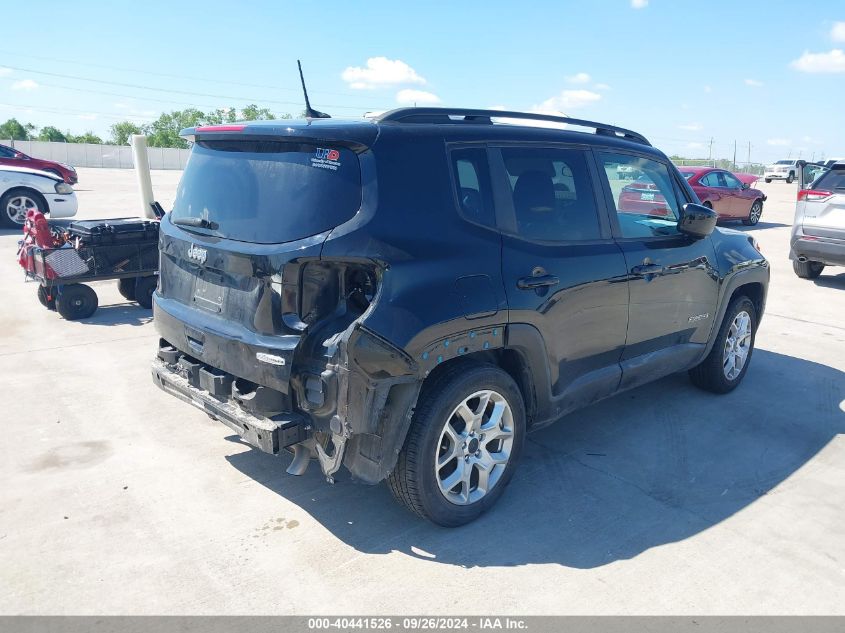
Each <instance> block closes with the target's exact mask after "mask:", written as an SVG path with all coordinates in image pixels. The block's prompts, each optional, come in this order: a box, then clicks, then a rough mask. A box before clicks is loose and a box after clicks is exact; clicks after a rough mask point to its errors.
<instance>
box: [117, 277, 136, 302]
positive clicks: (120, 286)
mask: <svg viewBox="0 0 845 633" xmlns="http://www.w3.org/2000/svg"><path fill="white" fill-rule="evenodd" d="M136 279H137V277H124V278H123V279H118V280H117V291H118V292H119V293H120V294H121V296H122V297H123V298H124V299H127V300H128V301H135V280H136Z"/></svg>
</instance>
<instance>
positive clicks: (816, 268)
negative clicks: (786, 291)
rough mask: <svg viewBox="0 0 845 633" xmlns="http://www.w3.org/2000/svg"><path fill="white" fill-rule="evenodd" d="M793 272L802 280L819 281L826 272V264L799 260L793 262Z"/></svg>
mask: <svg viewBox="0 0 845 633" xmlns="http://www.w3.org/2000/svg"><path fill="white" fill-rule="evenodd" d="M792 270H794V271H795V274H796V275H798V276H799V277H801V279H817V278H818V276H819V275H821V274H822V271H823V270H824V264H822V263H821V262H810V261H806V262H799V261H798V260H797V259H796V260H793V262H792Z"/></svg>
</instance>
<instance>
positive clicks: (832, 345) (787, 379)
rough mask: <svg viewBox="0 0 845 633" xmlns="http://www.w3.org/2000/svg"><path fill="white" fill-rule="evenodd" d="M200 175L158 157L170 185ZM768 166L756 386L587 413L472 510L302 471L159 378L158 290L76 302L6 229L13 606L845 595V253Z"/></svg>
mask: <svg viewBox="0 0 845 633" xmlns="http://www.w3.org/2000/svg"><path fill="white" fill-rule="evenodd" d="M80 171H81V172H82V173H81V177H80V185H79V187H78V190H79V200H80V209H81V210H80V214H79V216H80V217H109V216H121V215H124V216H125V215H134V213H133V211H134V210H135V208H136V206H137V203H136V201H135V198H136V195H135V184H134V180H133V174H132V173H131V172H128V171H119V170H94V169H89V170H80ZM178 175H179V174H178V173H174V172H159V173H155V174H154V186H155V190H156V193H157V195H158V197H159V199H160V200H161V201H162V202H163V203H164V206H165V208H168V207H169V205H170V203H171V202H172V200H173V197H174V194H175V185H176V182H177V179H178ZM760 188H762V189H763V190H764V191H766V193H767V194H768V195H769V201H768V202H767V203H766V207H765V211H764V213H763V219H762V222H761V223H760V224H759V225H758V226H757V227H756V228H754V229H751V230H748V232H749V233H751V234H753V235H755V236H756V237H757V239H758V240H759V241H760V243H761V244H762V248H763V251H764V253H765V254H766V256H767V257H769V259H770V260H771V262H772V283H771V290H770V293H769V302H768V311H767V314H766V317H765V319H764V320H763V323H762V328H761V330H760V332H759V336H758V339H757V351H756V352H755V354H754V357H753V361H752V365H751V367H750V371H749V372H748V374H747V377H746V379H745V382H744V383H743V385H742V386H741V387H740V388H739V389H738V390H736V391H735V392H734V393H732V394H730V395H728V396H721V397H720V396H714V395H710V394H706V393H703V392H701V391H698V390H696V389H694V388H693V387H692V386H690V384H689V382H688V381H687V378H686V376H684V375H679V376H673V377H670V378H666V379H664V380H661V381H659V382H657V383H655V384H652V385H650V386H648V387H645V388H642V389H639V390H637V391H633V392H629V393H625V394H623V395H621V396H618V397H616V398H613V399H611V400H608V401H605V402H603V403H600V404H598V405H595V406H592V407H590V408H589V409H587V410H584V411H581V412H579V413H576V414H574V415H570V416H568V417H566V418H565V419H563V420H561V421H560V422H559V423H558V424H556V425H554V426H552V427H550V428H548V429H545V430H543V431H540V432H537V433H536V434H534V435H532V436H530V440H529V442H528V443H527V448H526V453H525V455H524V461H523V463H522V464H521V465H520V468H519V470H518V471H517V474H516V476H515V478H514V480H513V482H512V483H511V485H510V488H509V489H508V491H507V494H505V496H504V497H503V498H502V500H501V501H500V503H499V504H498V506H497V507H496V508H495V509H494V510H493V511H492V512H490V513H488V514H487V515H486V516H484V517H482V518H481V519H480V520H478V521H477V522H475V523H473V524H472V525H469V526H466V527H464V528H461V529H456V530H447V529H440V528H437V527H433V526H432V525H430V524H428V523H425V522H423V521H421V520H418V519H417V518H415V517H414V516H412V515H411V514H409V513H408V512H406V511H405V510H404V509H403V508H401V507H400V506H398V505H397V504H395V503H394V502H393V501H392V499H391V496H390V493H389V492H388V490H387V489H386V487H384V486H378V487H365V486H361V485H355V484H351V483H350V482H349V481H348V478H341V480H340V481H339V482H338V483H337V484H336V485H334V486H330V485H327V484H326V483H325V482H324V481H323V479H322V477H321V476H320V473H319V469H318V468H317V467H316V465H312V466H311V468H310V469H309V471H308V473H307V474H306V475H305V476H303V477H299V478H296V477H290V476H288V475H286V474H285V473H284V469H285V467H286V465H287V461H288V459H287V458H286V457H281V458H273V457H271V456H268V455H264V454H261V453H259V452H256V451H254V450H251V449H250V448H249V447H247V446H245V445H243V444H240V443H239V442H238V441H237V438H236V437H233V435H232V433H231V432H230V431H229V430H228V429H227V428H226V427H225V426H223V425H221V424H219V423H217V422H213V421H212V420H210V419H209V418H208V417H206V416H205V415H204V414H203V413H201V412H199V411H197V410H195V409H193V408H192V407H190V406H187V405H185V404H183V403H182V402H180V401H177V400H176V399H175V398H172V397H170V396H167V395H165V394H164V393H162V392H161V391H159V390H158V389H156V388H155V387H154V386H153V384H152V382H151V380H150V371H149V364H150V359H151V358H152V356H153V353H154V349H155V345H156V335H155V332H154V330H153V325H152V323H151V315H150V312H147V311H144V310H142V309H140V308H138V307H137V306H135V305H134V304H129V303H126V302H124V301H123V300H122V299H121V297H120V295H118V293H117V291H116V288H115V285H114V283H113V282H111V283H103V284H98V285H97V292H98V293H99V296H100V302H101V305H102V307H101V308H100V309H99V311H98V312H97V313H96V314H95V315H94V316H93V317H92V318H90V319H88V320H86V321H84V322H69V321H64V320H62V319H61V318H60V317H59V316H58V315H57V314H56V313H54V312H48V311H47V310H45V309H43V308H42V307H41V306H40V305H39V303H38V301H37V300H36V296H35V290H36V289H35V285H33V284H25V283H23V274H22V273H21V271H20V269H19V268H18V267H17V264H16V262H15V248H16V241H17V239H18V235H17V234H16V233H15V234H13V233H11V232H8V231H6V232H3V233H2V234H0V297H2V300H0V332H2V336H0V377H2V381H3V385H4V389H3V391H2V395H0V411H2V412H3V413H2V415H0V417H2V421H3V422H2V423H3V426H4V427H5V433H4V437H5V440H4V441H3V442H2V444H0V481H2V485H0V613H3V614H16V613H31V614H32V613H38V614H157V613H165V614H199V613H205V614H253V613H262V614H291V613H297V614H305V613H346V614H353V613H356V614H363V613H368V614H375V613H381V614H394V613H439V614H490V613H497V614H498V613H520V614H593V613H595V614H653V613H656V614H691V613H695V614H832V613H836V614H843V613H845V437H843V432H845V373H843V372H845V324H844V323H843V318H842V317H843V315H845V269H829V270H827V271H825V274H824V275H823V276H822V277H821V278H820V279H818V280H817V281H815V282H813V281H805V280H801V279H798V278H797V277H796V276H795V275H794V274H793V273H792V269H791V266H790V262H789V260H788V259H787V254H788V236H789V225H790V223H791V220H792V212H793V207H794V199H795V186H794V185H786V184H784V183H772V184H770V185H765V184H761V185H760ZM740 228H741V227H740Z"/></svg>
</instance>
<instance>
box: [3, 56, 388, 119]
mask: <svg viewBox="0 0 845 633" xmlns="http://www.w3.org/2000/svg"><path fill="white" fill-rule="evenodd" d="M5 68H9V69H11V70H17V71H20V72H25V73H32V74H35V75H45V76H48V77H58V78H60V79H74V80H76V81H87V82H91V83H95V84H107V85H110V86H120V87H122V88H134V89H136V90H151V91H154V92H163V93H165V94H181V95H188V96H191V97H209V98H211V99H225V100H229V101H247V102H250V103H275V104H283V105H296V104H300V102H298V101H279V100H278V99H256V98H254V97H234V96H231V95H217V94H210V93H207V92H190V91H188V90H171V89H168V88H157V87H155V86H144V85H141V84H130V83H125V82H122V81H107V80H105V79H91V78H90V77H80V76H78V75H65V74H61V73H51V72H47V71H45V70H33V69H31V68H22V67H20V66H8V65H6V66H5ZM135 98H141V97H135ZM300 105H301V104H300ZM320 105H321V106H322V107H328V108H343V109H350V108H353V109H358V110H364V111H367V110H376V109H377V108H373V107H371V106H344V105H338V104H333V103H321V104H320Z"/></svg>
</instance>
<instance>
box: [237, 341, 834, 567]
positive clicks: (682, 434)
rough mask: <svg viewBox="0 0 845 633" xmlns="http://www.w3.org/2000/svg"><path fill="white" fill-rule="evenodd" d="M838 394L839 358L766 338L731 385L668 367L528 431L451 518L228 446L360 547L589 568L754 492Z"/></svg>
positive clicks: (697, 524) (798, 452) (261, 477)
mask: <svg viewBox="0 0 845 633" xmlns="http://www.w3.org/2000/svg"><path fill="white" fill-rule="evenodd" d="M775 385H776V387H773V386H775ZM775 394H776V395H775ZM843 399H845V374H843V372H841V371H839V370H836V369H833V368H831V367H828V366H825V365H821V364H818V363H813V362H809V361H805V360H801V359H797V358H793V357H790V356H784V355H781V354H776V353H773V352H768V351H765V350H756V351H755V353H754V357H753V361H752V365H751V367H750V370H749V373H748V375H747V376H746V379H745V382H744V384H743V385H742V386H741V387H740V388H738V389H737V390H736V391H734V392H733V393H732V394H729V395H727V396H716V395H712V394H708V393H704V392H702V391H699V390H697V389H695V388H694V387H692V386H691V385H690V384H689V382H688V381H687V378H686V376H685V375H676V376H671V377H669V378H666V379H663V380H660V381H658V382H656V383H654V384H652V385H649V386H647V387H643V388H640V389H638V390H635V391H631V392H627V393H624V394H621V395H619V396H617V397H615V398H612V399H610V400H607V401H604V402H601V403H598V404H596V405H593V406H591V407H589V408H587V409H585V410H583V411H580V412H577V413H574V414H571V415H569V416H567V417H566V418H564V419H562V420H560V421H559V422H558V423H557V424H555V425H553V426H551V427H548V428H546V429H543V430H540V431H537V432H536V433H533V434H530V435H529V437H528V441H527V443H526V447H525V451H524V453H523V458H522V462H521V463H520V465H519V468H518V470H517V472H516V474H515V476H514V479H513V481H512V482H511V484H510V486H509V488H508V490H507V491H506V493H505V494H504V495H503V497H502V498H501V499H500V500H499V502H498V504H497V505H496V506H495V507H494V508H493V509H492V510H491V511H490V512H488V513H487V514H486V515H484V516H482V517H481V518H480V519H479V520H477V521H476V522H474V523H472V524H470V525H468V526H464V527H462V528H458V529H454V530H449V529H444V528H438V527H436V526H433V525H431V524H429V523H427V522H425V521H423V520H421V519H418V518H416V517H415V516H413V515H411V514H410V513H409V512H407V511H406V510H404V509H403V508H402V507H400V506H399V505H398V504H396V503H395V502H394V501H393V500H392V498H391V495H390V492H389V491H388V489H387V487H386V486H384V485H380V486H375V487H370V486H364V485H356V484H354V483H352V482H350V481H349V477H348V475H347V476H346V477H340V478H339V481H338V483H337V484H335V485H334V486H330V485H328V484H325V483H324V482H323V478H322V475H321V473H320V472H319V468H318V466H317V464H316V463H313V464H311V465H310V466H309V469H308V472H307V473H306V474H305V475H304V476H302V477H291V476H288V475H286V474H285V472H284V469H285V467H286V466H287V464H288V462H289V458H288V457H281V458H279V457H273V456H270V455H266V454H263V453H261V452H259V451H256V450H253V451H247V452H244V453H239V454H236V455H232V456H230V457H228V458H227V459H228V460H229V462H230V463H231V464H232V466H234V467H235V468H237V469H238V470H239V471H241V472H243V473H244V474H246V475H247V476H249V477H251V478H253V479H255V480H257V481H259V482H260V483H262V484H263V485H264V486H266V487H267V488H269V489H270V490H272V491H274V492H275V493H277V494H279V495H280V496H282V497H284V498H285V499H287V500H289V501H290V502H292V503H295V504H297V505H298V506H300V507H301V508H302V509H303V510H304V511H306V512H308V513H309V514H310V515H311V516H313V517H314V518H316V519H317V520H318V521H319V522H320V523H322V524H323V525H324V526H325V527H326V528H327V529H328V530H330V531H331V532H332V533H333V534H334V535H335V536H336V537H337V538H338V539H340V540H342V541H343V542H344V543H347V544H348V545H350V546H351V547H353V548H355V549H356V550H358V551H360V552H365V553H375V554H384V553H389V552H391V551H400V552H404V553H406V554H407V555H409V556H414V557H418V558H422V559H429V560H431V561H432V562H439V563H443V564H449V565H458V566H463V567H474V566H482V567H483V566H510V565H525V564H533V563H557V564H559V565H565V566H568V567H575V568H594V567H599V566H602V565H606V564H608V563H611V562H613V561H616V560H621V559H629V558H632V557H635V556H637V555H638V554H640V553H642V552H644V551H646V550H648V549H650V548H653V547H658V546H660V545H664V544H667V543H674V542H677V541H681V540H683V539H686V538H689V537H691V536H694V535H696V534H699V533H701V532H703V531H705V530H707V529H708V528H710V527H712V526H714V525H716V524H718V523H719V522H721V521H724V520H725V519H727V518H729V517H731V516H732V515H734V514H735V513H737V512H738V511H740V510H742V509H743V508H746V507H747V506H749V505H750V504H752V503H754V501H755V500H757V499H759V498H760V497H761V496H763V495H765V494H767V493H768V492H769V491H771V490H772V489H773V488H774V487H775V486H777V485H778V484H779V483H781V482H782V481H784V480H785V479H786V478H787V477H789V476H790V475H792V474H793V473H794V472H795V471H797V470H798V469H799V468H801V467H802V466H803V465H804V464H806V463H807V461H808V460H810V459H811V458H812V457H813V456H814V455H815V454H816V453H818V452H819V451H820V450H821V449H822V448H823V447H824V446H825V445H826V444H827V443H828V442H830V440H831V439H832V438H833V437H834V436H835V435H836V434H838V433H843V432H845V412H843V410H842V409H840V402H842V401H843ZM230 439H232V440H233V441H237V438H236V437H235V438H230ZM343 472H345V471H343Z"/></svg>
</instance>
